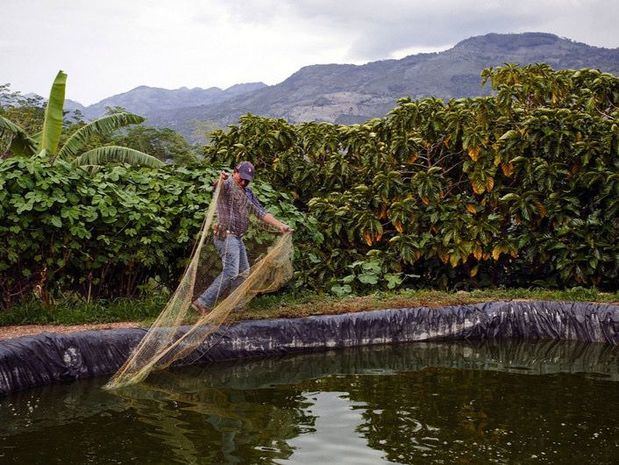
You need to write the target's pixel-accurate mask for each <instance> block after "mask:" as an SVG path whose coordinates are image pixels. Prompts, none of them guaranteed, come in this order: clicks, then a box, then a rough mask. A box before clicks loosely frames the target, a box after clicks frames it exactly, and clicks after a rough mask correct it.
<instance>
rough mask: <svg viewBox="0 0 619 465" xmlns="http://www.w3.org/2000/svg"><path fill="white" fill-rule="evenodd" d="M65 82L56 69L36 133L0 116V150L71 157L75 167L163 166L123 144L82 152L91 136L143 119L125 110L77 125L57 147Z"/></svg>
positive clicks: (62, 117)
mask: <svg viewBox="0 0 619 465" xmlns="http://www.w3.org/2000/svg"><path fill="white" fill-rule="evenodd" d="M66 82H67V75H66V74H65V73H64V72H63V71H59V72H58V75H57V76H56V79H55V80H54V83H53V84H52V89H51V91H50V95H49V100H48V102H47V107H46V108H45V114H44V118H43V128H42V130H41V131H40V132H38V133H36V134H33V135H29V134H28V132H27V131H26V130H25V129H24V128H22V127H21V126H20V125H18V124H17V123H14V122H12V121H11V120H10V119H9V118H7V117H5V116H2V115H0V153H3V152H6V151H9V152H11V153H12V154H13V155H16V156H28V157H33V156H39V157H47V158H49V159H51V161H52V163H53V161H54V160H55V159H56V158H61V159H66V160H72V162H73V164H74V165H76V166H98V165H101V164H104V163H109V162H123V163H129V164H132V165H144V166H151V167H160V166H163V163H162V162H161V161H160V160H158V159H157V158H155V157H153V156H151V155H148V154H146V153H143V152H140V151H138V150H135V149H131V148H127V147H120V146H104V147H96V148H94V149H91V150H87V151H84V147H85V146H86V144H87V143H88V141H89V140H90V139H91V138H92V137H94V136H101V135H106V134H111V133H113V132H114V131H116V130H117V129H119V128H122V127H125V126H128V125H131V124H139V123H141V122H143V121H144V118H142V117H141V116H137V115H134V114H131V113H127V112H124V113H114V114H110V115H106V116H103V117H102V118H99V119H97V120H95V121H92V122H91V123H88V124H86V125H84V126H82V127H80V128H79V129H78V130H77V131H75V132H74V133H73V134H72V135H71V136H70V137H69V138H68V140H67V141H66V142H65V143H64V144H63V145H62V146H61V147H60V139H61V135H62V130H63V124H64V111H63V106H64V100H65V89H66Z"/></svg>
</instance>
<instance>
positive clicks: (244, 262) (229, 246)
mask: <svg viewBox="0 0 619 465" xmlns="http://www.w3.org/2000/svg"><path fill="white" fill-rule="evenodd" d="M213 243H214V244H215V248H216V249H217V253H218V254H219V256H220V257H221V264H222V265H223V270H222V272H221V273H220V274H219V276H217V278H215V280H214V281H213V282H212V284H211V285H210V286H209V287H208V289H207V290H206V291H204V292H203V293H202V295H201V296H200V297H198V302H200V303H201V304H202V305H204V306H205V307H207V308H213V307H214V306H215V302H217V300H218V299H219V298H220V297H222V296H223V295H225V293H226V292H228V291H230V292H232V291H233V290H234V289H236V287H237V286H238V285H239V284H241V283H242V282H243V280H244V279H245V277H246V276H247V272H248V271H249V260H248V259H247V251H246V250H245V244H243V239H242V238H240V237H237V236H234V235H232V234H229V235H227V236H226V238H225V240H224V239H219V238H218V237H215V238H214V239H213Z"/></svg>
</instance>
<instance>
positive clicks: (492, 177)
mask: <svg viewBox="0 0 619 465" xmlns="http://www.w3.org/2000/svg"><path fill="white" fill-rule="evenodd" d="M483 79H485V80H488V81H489V82H490V84H491V86H492V88H493V89H494V92H495V95H493V96H488V97H477V98H461V99H452V100H450V101H447V102H445V101H443V100H442V99H437V98H426V99H421V100H416V101H413V100H410V99H402V100H400V101H399V103H398V105H397V107H396V108H394V109H393V110H392V111H391V112H390V113H389V114H388V115H387V116H386V117H384V118H377V119H373V120H370V121H368V122H366V123H364V124H358V125H352V126H343V125H336V124H331V123H303V124H298V125H292V124H289V123H287V122H286V121H284V120H282V119H271V118H264V117H257V116H252V115H247V116H244V117H242V118H241V120H240V122H239V124H238V125H234V126H232V127H230V128H229V130H227V131H226V132H224V131H216V132H215V133H214V134H213V135H212V140H211V143H210V144H209V145H207V146H205V147H204V148H203V149H202V153H201V154H200V156H199V157H198V158H199V159H200V160H196V157H195V155H194V154H193V151H192V148H191V147H190V146H188V145H187V144H186V143H185V142H184V140H183V139H182V138H180V137H179V136H178V135H177V134H176V133H174V131H172V130H166V129H151V128H146V127H143V126H141V125H135V126H133V128H131V129H122V130H121V131H116V132H111V131H103V132H104V133H101V134H95V133H94V132H93V134H92V137H89V138H88V140H87V142H84V143H83V144H81V145H80V150H79V151H78V150H75V151H73V152H71V153H70V154H69V153H67V156H66V157H61V156H58V155H59V154H60V153H62V150H63V149H62V148H61V149H59V150H58V151H56V149H54V150H51V151H49V153H52V154H55V155H56V156H55V157H50V156H49V155H48V156H40V154H41V150H42V149H43V148H45V144H44V143H43V141H44V140H45V139H44V138H43V137H42V136H41V137H40V136H38V135H36V134H34V135H33V133H36V132H37V131H40V130H41V125H43V127H45V124H44V123H43V122H44V121H46V118H47V117H48V116H49V114H50V112H49V111H48V109H47V108H43V107H41V102H37V101H34V102H29V101H27V100H26V101H21V102H19V104H15V103H13V104H11V103H6V102H10V101H11V99H13V101H14V99H15V98H16V96H15V94H11V93H10V92H9V90H8V88H7V87H6V86H5V87H4V88H3V89H2V88H0V105H1V107H0V116H1V117H2V118H3V119H2V121H3V124H4V126H3V127H4V128H7V127H8V128H9V129H4V133H3V135H4V138H3V141H4V144H5V145H4V151H5V153H4V157H5V159H4V160H0V251H1V252H0V294H1V295H2V302H1V304H3V305H4V306H8V305H11V304H14V303H16V302H18V301H20V300H24V299H28V298H30V297H31V296H32V295H33V293H34V294H35V295H37V296H38V298H40V299H42V300H44V301H49V302H51V301H53V299H55V298H58V297H59V296H60V297H62V296H66V295H75V296H81V297H82V298H85V299H87V300H90V299H91V298H100V297H106V298H114V297H119V296H135V295H138V294H139V292H140V289H142V288H144V286H147V285H148V286H150V285H152V284H153V283H155V284H158V285H160V286H167V287H168V288H173V287H174V285H175V282H176V279H177V278H178V276H179V274H180V271H181V270H182V267H183V266H184V263H185V259H186V257H187V256H188V255H189V253H190V250H191V244H192V241H193V238H194V235H195V233H196V232H197V231H198V229H199V226H200V224H201V220H202V215H203V212H204V210H205V208H206V206H207V205H208V202H209V200H210V195H211V192H210V189H211V188H210V181H211V179H212V178H213V177H214V176H215V175H216V172H217V169H218V168H219V167H222V166H225V167H230V166H232V165H233V164H234V163H236V162H237V161H239V160H242V159H250V160H252V161H253V162H254V163H255V164H256V166H257V169H258V170H259V171H258V176H259V178H260V182H257V183H256V186H257V191H258V195H259V197H260V198H262V199H263V200H265V203H266V204H267V205H268V207H269V208H270V209H272V210H273V211H274V212H275V213H276V214H277V215H278V216H281V217H283V218H285V219H286V220H287V221H289V222H290V223H292V224H293V225H294V226H296V229H297V232H296V233H295V243H296V245H297V248H298V251H297V255H296V262H295V268H296V270H297V271H296V274H295V278H294V281H293V282H292V283H291V288H292V289H296V290H297V291H304V292H307V291H312V290H328V291H330V292H332V293H333V294H336V295H347V294H351V293H362V292H367V291H374V290H381V289H382V290H387V289H402V288H407V287H414V288H441V289H474V288H484V287H493V286H506V287H530V286H546V287H559V288H570V287H573V286H587V287H590V286H595V287H598V288H600V289H603V290H617V282H619V280H618V271H619V244H618V243H617V240H616V239H617V231H618V229H619V223H618V221H619V220H618V218H619V215H618V209H619V175H618V174H617V173H618V172H619V127H618V125H617V116H618V115H619V110H618V108H617V105H618V100H619V79H618V78H617V77H615V76H613V75H611V74H607V73H602V72H600V71H596V70H590V69H583V70H580V71H553V70H552V69H550V68H549V67H548V66H546V65H531V66H526V67H517V66H512V65H508V66H503V67H500V68H495V69H487V70H485V71H484V72H483ZM2 92H4V96H3V95H2ZM114 114H116V115H117V113H113V115H114ZM46 115H48V116H46ZM72 116H73V117H71V118H69V117H67V115H65V117H64V118H60V121H61V126H60V128H61V131H60V135H59V136H58V132H57V128H58V125H57V124H58V123H57V121H58V115H56V123H54V124H55V125H56V126H54V127H55V128H56V129H54V131H55V132H54V139H56V136H58V137H57V140H58V145H57V146H56V147H66V146H67V145H68V146H69V147H71V146H72V142H71V140H72V138H73V140H75V137H76V136H75V135H76V134H79V131H80V129H82V130H83V128H86V127H88V125H86V124H85V123H84V122H82V121H80V118H79V114H78V115H77V117H75V115H72ZM7 121H8V122H9V123H11V124H18V125H19V126H21V128H19V131H17V130H15V128H13V127H11V126H10V124H8V123H7ZM7 134H11V135H12V136H11V137H8V136H7ZM16 141H17V142H16ZM16 144H17V145H16ZM29 144H30V145H34V147H35V150H34V151H33V152H28V151H27V150H24V149H23V147H24V146H25V147H27V146H28V145H29ZM108 144H118V145H122V146H124V147H127V148H134V149H135V150H139V151H141V152H145V153H147V154H149V155H152V156H155V157H156V158H157V159H159V160H165V161H167V162H170V161H171V162H173V164H172V165H171V166H167V167H165V168H144V167H141V168H137V167H131V166H129V165H126V164H118V163H115V162H114V161H113V160H111V161H108V162H106V164H105V165H102V166H101V168H100V169H99V170H98V171H97V172H96V173H93V172H92V171H90V172H88V171H86V170H84V169H82V168H80V167H77V166H75V164H74V163H73V161H74V160H75V159H76V158H75V157H74V154H77V153H78V152H79V153H82V151H83V150H86V151H88V150H92V149H93V148H94V149H96V148H98V147H99V148H100V147H105V146H107V145H108ZM53 147H54V145H52V148H53ZM32 153H34V155H32ZM65 159H66V160H65ZM265 234H266V233H264V232H262V231H256V232H255V233H254V235H253V236H252V237H250V240H252V241H254V242H255V243H256V244H259V243H264V242H265V241H266V239H267V238H266V236H265Z"/></svg>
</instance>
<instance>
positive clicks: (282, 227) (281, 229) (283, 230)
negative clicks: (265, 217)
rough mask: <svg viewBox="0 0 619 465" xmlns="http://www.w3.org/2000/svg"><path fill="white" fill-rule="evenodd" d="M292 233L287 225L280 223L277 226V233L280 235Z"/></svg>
mask: <svg viewBox="0 0 619 465" xmlns="http://www.w3.org/2000/svg"><path fill="white" fill-rule="evenodd" d="M292 231H294V230H293V229H292V228H291V227H290V226H288V225H287V224H284V223H281V224H280V225H279V232H280V233H282V234H286V233H291V232H292Z"/></svg>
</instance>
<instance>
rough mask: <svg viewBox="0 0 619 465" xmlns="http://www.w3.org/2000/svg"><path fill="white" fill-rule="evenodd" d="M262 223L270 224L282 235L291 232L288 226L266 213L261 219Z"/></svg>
mask: <svg viewBox="0 0 619 465" xmlns="http://www.w3.org/2000/svg"><path fill="white" fill-rule="evenodd" d="M262 221H264V222H265V223H266V224H270V225H271V226H273V227H275V228H277V229H279V232H280V233H282V234H283V233H287V232H292V229H291V228H290V226H288V225H287V224H285V223H282V222H281V221H279V220H278V219H277V218H275V217H274V216H273V215H272V214H271V213H267V214H266V215H264V216H263V217H262Z"/></svg>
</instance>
